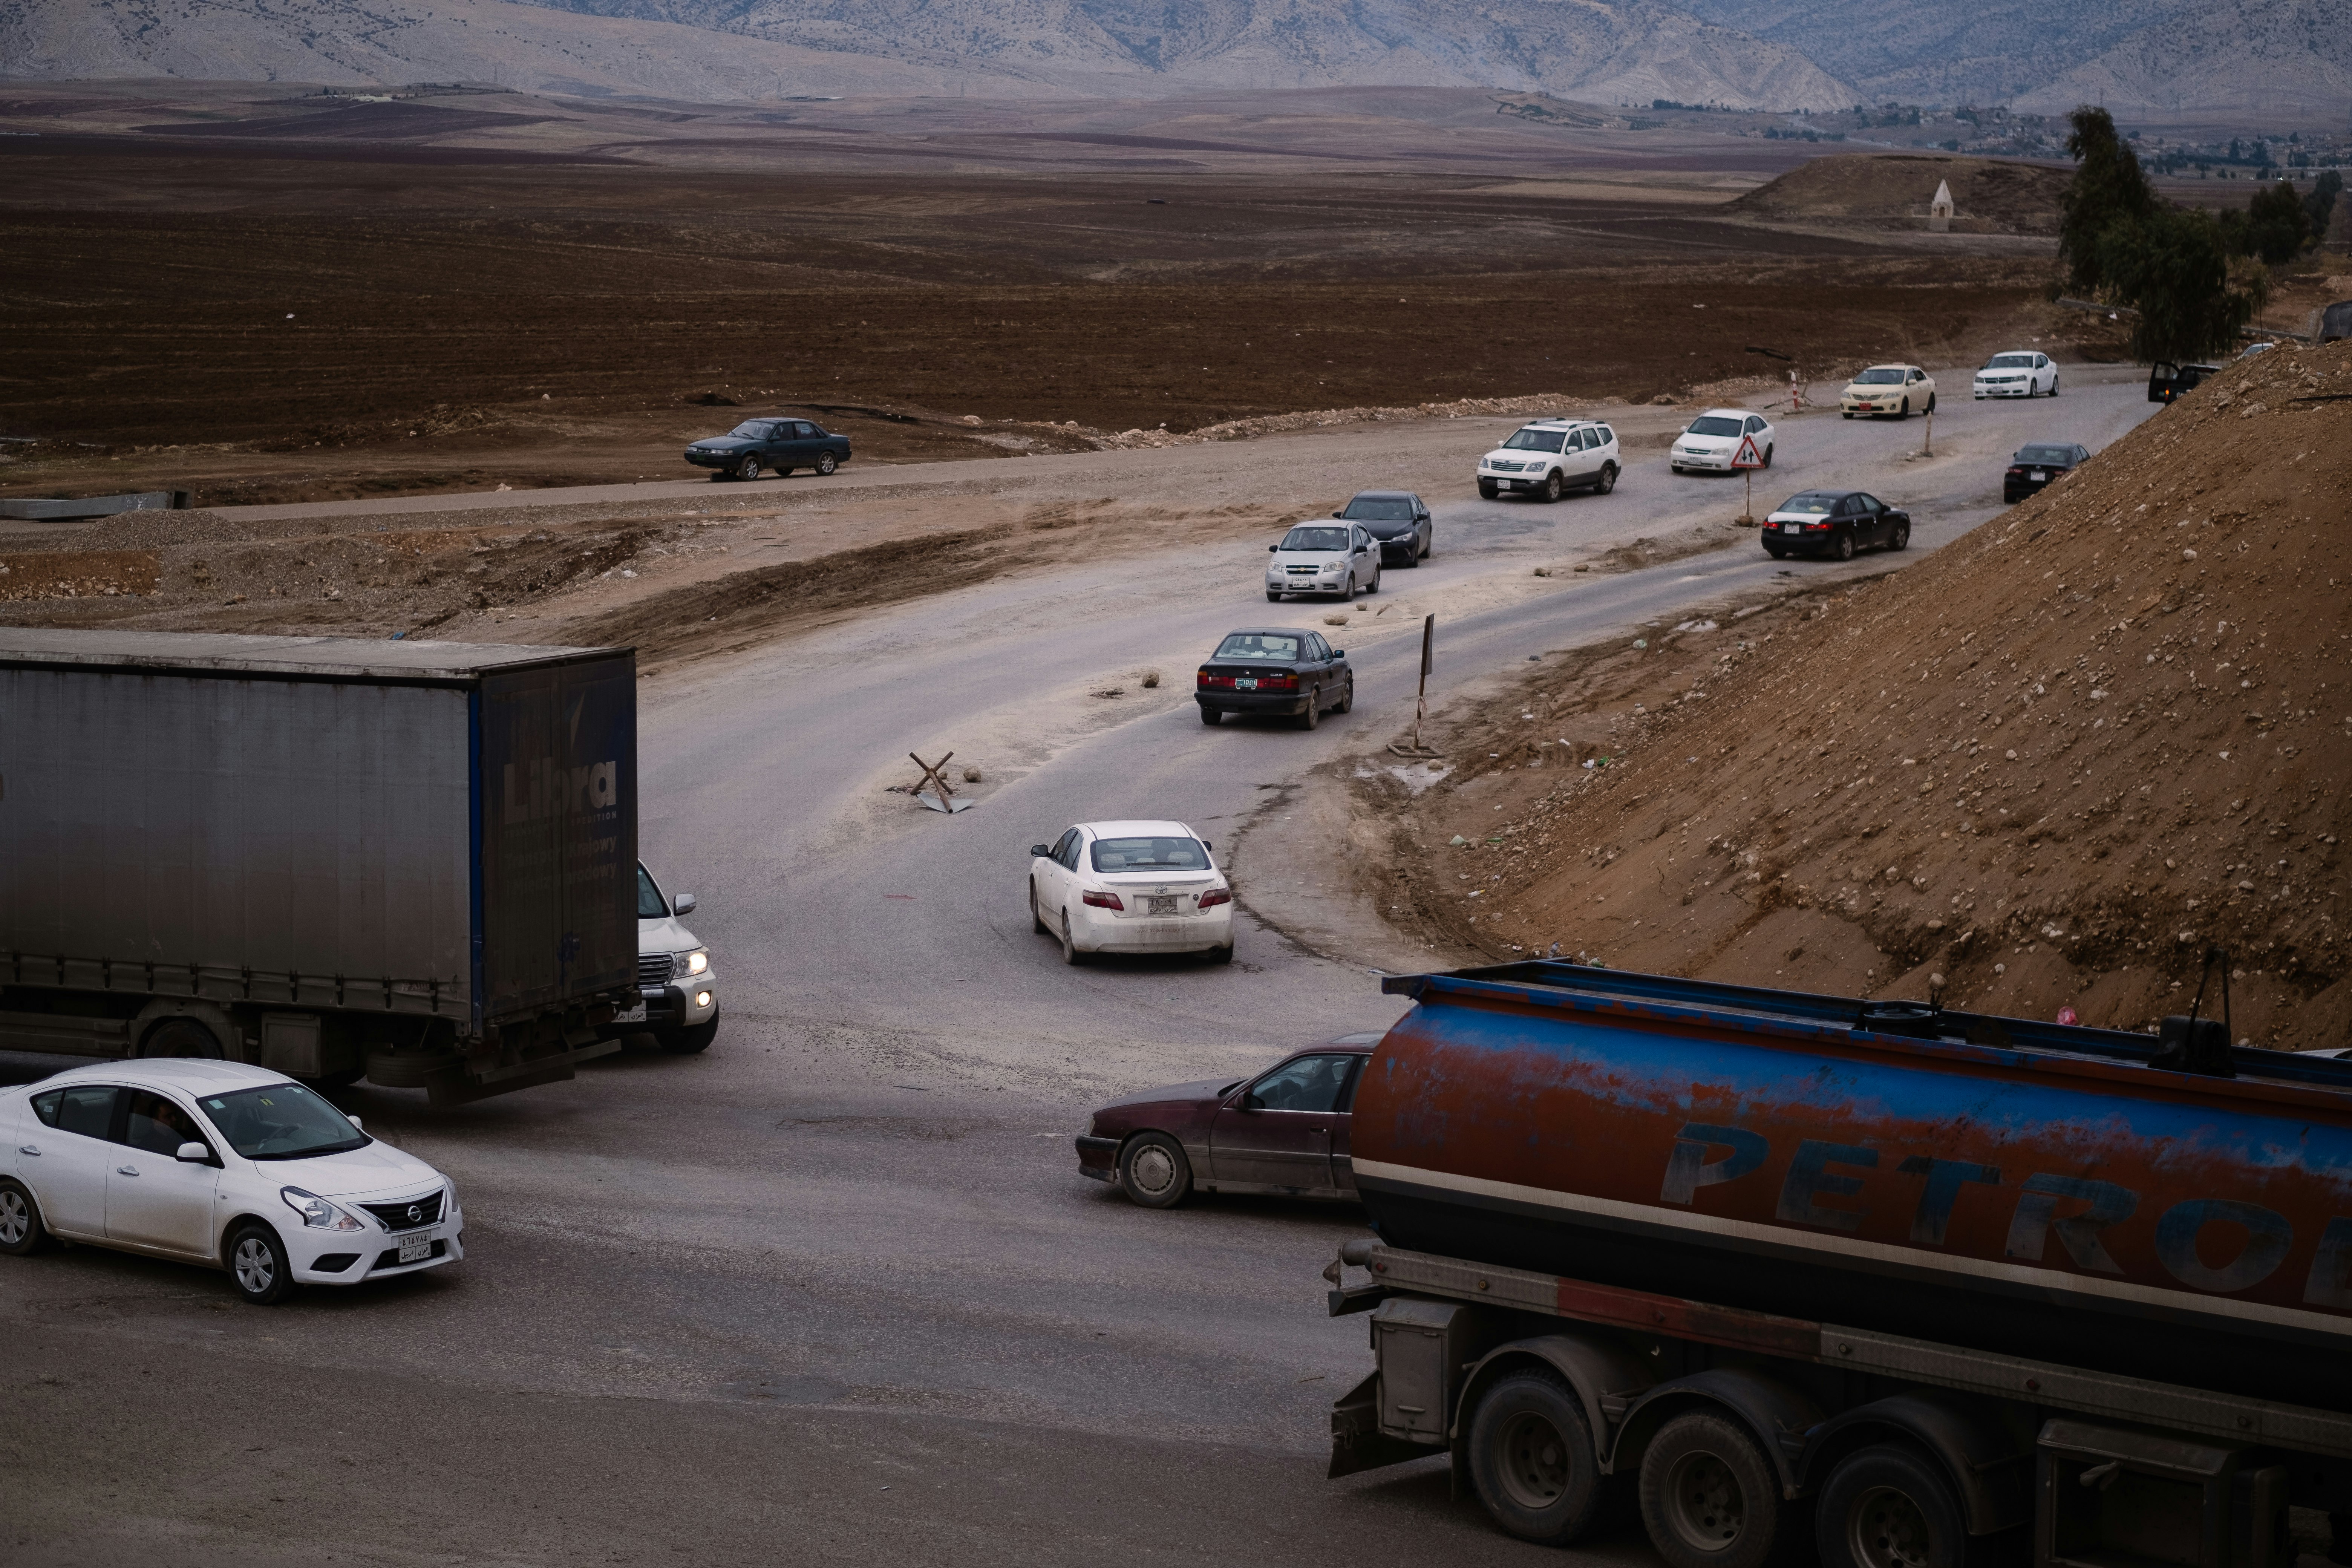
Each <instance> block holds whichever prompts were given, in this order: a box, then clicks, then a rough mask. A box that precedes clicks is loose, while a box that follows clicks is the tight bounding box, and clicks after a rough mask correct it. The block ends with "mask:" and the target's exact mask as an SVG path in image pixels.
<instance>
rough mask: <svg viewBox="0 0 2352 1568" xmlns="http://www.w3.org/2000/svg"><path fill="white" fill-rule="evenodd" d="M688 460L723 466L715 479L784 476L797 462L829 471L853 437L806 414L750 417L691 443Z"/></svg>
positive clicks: (843, 457)
mask: <svg viewBox="0 0 2352 1568" xmlns="http://www.w3.org/2000/svg"><path fill="white" fill-rule="evenodd" d="M686 460H687V461H688V462H689V463H692V464H693V465H694V466H695V467H696V468H716V469H718V470H719V472H718V473H716V474H713V475H712V476H711V478H713V479H730V478H731V479H758V478H759V477H760V476H761V474H763V473H769V474H774V475H776V476H777V477H779V478H782V476H783V475H785V474H789V473H791V472H792V471H793V469H794V468H814V469H815V470H816V471H817V472H818V473H820V474H829V473H831V472H833V470H834V469H835V468H839V467H840V466H841V465H842V464H844V463H845V462H847V461H849V437H846V436H836V435H835V434H833V433H832V432H831V431H829V430H827V429H825V428H824V426H821V425H812V424H810V423H809V422H808V421H807V420H805V419H746V420H745V421H743V423H741V424H740V425H738V426H735V428H734V429H732V430H730V431H729V432H728V433H727V434H726V435H724V436H712V437H708V438H707V439H704V440H700V441H697V442H696V443H695V444H694V445H693V446H691V447H688V448H687V449H686Z"/></svg>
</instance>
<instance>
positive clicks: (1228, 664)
mask: <svg viewBox="0 0 2352 1568" xmlns="http://www.w3.org/2000/svg"><path fill="white" fill-rule="evenodd" d="M1192 679H1193V687H1192V697H1193V700H1195V701H1197V702H1198V703H1200V705H1201V722H1202V723H1203V724H1214V723H1216V722H1217V721H1220V720H1222V719H1223V717H1224V716H1225V715H1226V714H1228V713H1265V714H1277V715H1281V716H1284V717H1286V718H1289V719H1291V720H1293V721H1295V722H1297V725H1298V727H1299V728H1300V729H1302V730H1312V729H1313V728H1315V726H1316V725H1317V724H1318V723H1320V722H1322V719H1323V715H1324V714H1326V713H1345V712H1346V711H1347V710H1349V709H1350V708H1352V707H1354V706H1355V703H1356V672H1355V670H1354V669H1352V668H1349V664H1348V654H1347V650H1346V649H1344V648H1336V647H1332V646H1331V645H1330V644H1329V643H1328V642H1326V641H1324V640H1323V636H1322V634H1321V633H1320V632H1310V631H1306V630H1303V629H1301V628H1300V627H1297V626H1259V627H1254V628H1251V629H1248V630H1244V631H1238V632H1228V633H1226V634H1225V640H1224V641H1223V642H1221V643H1219V644H1218V645H1217V651H1216V652H1214V653H1213V654H1211V655H1210V656H1209V658H1208V662H1207V663H1205V664H1203V665H1202V666H1201V668H1200V671H1199V673H1198V674H1196V675H1195V676H1194V677H1193V678H1192Z"/></svg>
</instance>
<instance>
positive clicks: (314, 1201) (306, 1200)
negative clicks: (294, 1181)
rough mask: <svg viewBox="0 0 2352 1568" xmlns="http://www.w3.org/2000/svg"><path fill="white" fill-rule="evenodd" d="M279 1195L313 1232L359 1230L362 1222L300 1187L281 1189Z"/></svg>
mask: <svg viewBox="0 0 2352 1568" xmlns="http://www.w3.org/2000/svg"><path fill="white" fill-rule="evenodd" d="M278 1196H279V1197H281V1198H284V1199H285V1200H286V1206H287V1207H288V1208H290V1209H292V1210H293V1211H294V1212H295V1213H296V1214H299V1215H301V1216H302V1223H303V1224H304V1225H306V1226H310V1228H311V1229H313V1230H359V1229H361V1228H362V1226H361V1225H360V1222H359V1221H357V1220H355V1219H353V1218H352V1216H351V1215H347V1214H345V1213H344V1212H343V1211H342V1210H341V1209H339V1208H337V1207H336V1206H335V1205H332V1204H331V1203H329V1202H328V1201H327V1200H326V1199H324V1198H322V1197H320V1195H319V1194H316V1193H306V1192H304V1191H303V1190H302V1189H301V1188H299V1187H280V1188H278Z"/></svg>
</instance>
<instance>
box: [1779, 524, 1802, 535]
mask: <svg viewBox="0 0 2352 1568" xmlns="http://www.w3.org/2000/svg"><path fill="white" fill-rule="evenodd" d="M1780 531H1781V532H1783V533H1802V532H1804V531H1805V525H1804V524H1803V523H1801V522H1784V523H1782V524H1781V525H1780Z"/></svg>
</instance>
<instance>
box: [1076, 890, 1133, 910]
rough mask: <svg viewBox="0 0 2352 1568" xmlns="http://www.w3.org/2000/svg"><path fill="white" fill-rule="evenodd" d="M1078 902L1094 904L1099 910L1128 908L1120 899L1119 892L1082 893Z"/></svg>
mask: <svg viewBox="0 0 2352 1568" xmlns="http://www.w3.org/2000/svg"><path fill="white" fill-rule="evenodd" d="M1078 902H1080V903H1082V904H1092V905H1093V906H1094V907H1095V908H1097V909H1098V910H1123V909H1125V908H1127V906H1126V905H1125V904H1122V903H1120V902H1119V901H1118V894H1117V893H1080V894H1079V895H1078Z"/></svg>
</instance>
